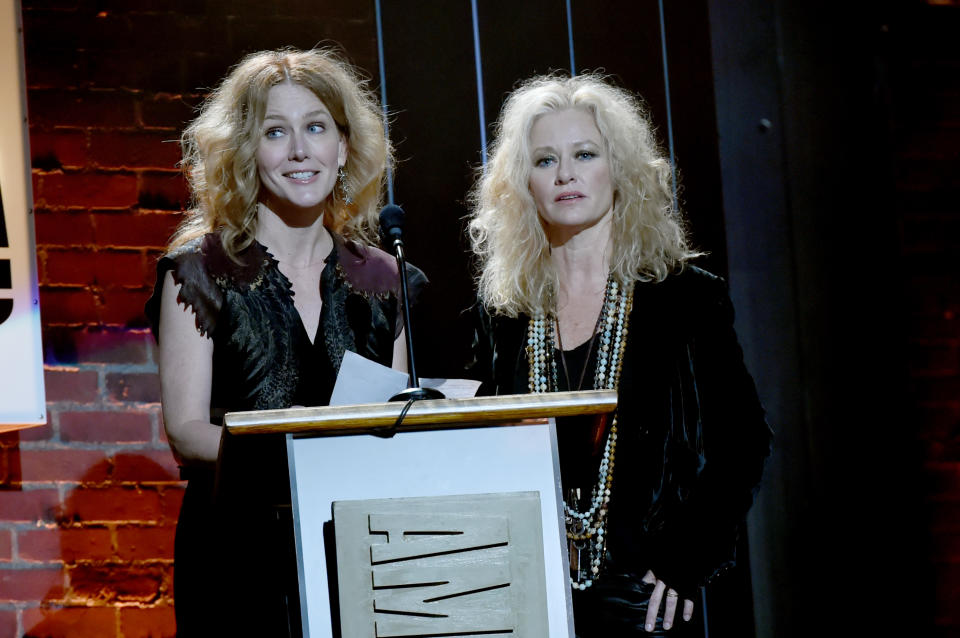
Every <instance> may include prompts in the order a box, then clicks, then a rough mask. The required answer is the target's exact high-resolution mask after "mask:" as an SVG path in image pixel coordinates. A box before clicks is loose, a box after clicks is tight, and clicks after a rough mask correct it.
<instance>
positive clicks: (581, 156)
mask: <svg viewBox="0 0 960 638" xmlns="http://www.w3.org/2000/svg"><path fill="white" fill-rule="evenodd" d="M596 156H597V154H596V153H594V152H593V151H580V152H579V153H577V159H582V160H588V159H593V158H594V157H596Z"/></svg>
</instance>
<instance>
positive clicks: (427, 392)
mask: <svg viewBox="0 0 960 638" xmlns="http://www.w3.org/2000/svg"><path fill="white" fill-rule="evenodd" d="M405 216H406V213H404V212H403V209H402V208H400V207H399V206H396V205H394V204H389V205H387V206H384V207H383V209H382V210H381V211H380V239H381V241H382V242H383V245H384V246H386V247H387V248H388V249H389V250H390V252H392V253H394V254H395V255H396V256H397V269H398V270H399V271H400V302H401V305H402V308H403V327H404V332H405V333H406V335H407V340H406V341H407V366H408V367H409V369H410V378H409V381H408V383H407V389H406V390H403V391H401V392H398V393H397V394H395V395H393V396H392V397H390V400H391V401H418V400H420V399H443V398H445V397H444V395H443V393H442V392H440V391H439V390H436V389H434V388H421V387H420V379H419V378H418V377H417V366H416V363H415V362H414V360H413V326H412V325H411V324H410V299H409V297H408V296H407V262H406V257H405V256H404V250H403V248H404V246H403V222H404V217H405Z"/></svg>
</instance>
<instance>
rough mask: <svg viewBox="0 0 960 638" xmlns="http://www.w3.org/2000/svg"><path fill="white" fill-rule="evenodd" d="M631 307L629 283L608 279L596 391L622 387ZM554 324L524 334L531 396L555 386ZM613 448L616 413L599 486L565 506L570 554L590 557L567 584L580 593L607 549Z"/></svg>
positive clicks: (538, 323)
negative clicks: (582, 502) (580, 502)
mask: <svg viewBox="0 0 960 638" xmlns="http://www.w3.org/2000/svg"><path fill="white" fill-rule="evenodd" d="M632 307H633V282H630V283H628V284H627V285H626V286H623V287H621V286H620V284H618V283H617V282H616V281H615V280H614V279H613V278H612V277H611V278H610V279H608V280H607V289H606V293H605V294H604V299H603V310H602V314H601V318H600V322H599V331H598V332H599V337H600V346H599V348H598V350H597V369H596V374H595V376H594V388H596V389H597V390H616V389H617V386H618V385H619V383H620V371H621V369H622V367H623V352H624V350H625V349H626V343H627V322H628V320H629V317H630V310H631V308H632ZM555 325H556V322H555V320H554V319H553V318H549V319H548V318H547V317H545V316H544V315H543V314H539V315H536V316H533V317H531V318H530V323H529V327H528V330H527V361H528V363H529V368H530V373H529V374H530V376H529V388H530V392H534V393H542V392H550V391H552V390H555V389H556V388H557V362H556V360H555V359H554V356H553V351H554V341H555V339H554V335H555V329H554V326H555ZM616 449H617V416H616V413H614V416H613V423H612V424H611V425H610V431H609V432H608V433H607V440H606V443H605V445H604V448H603V458H602V459H601V461H600V468H599V472H598V477H597V483H596V485H594V486H593V489H592V491H591V498H590V504H589V507H588V508H587V509H586V511H580V510H578V509H577V508H576V503H574V504H573V506H571V504H569V503H567V502H566V500H564V503H563V511H564V518H565V522H566V527H567V539H568V541H569V542H570V544H571V550H573V549H574V548H576V549H578V550H580V549H586V550H588V555H589V563H590V569H589V573H587V574H586V575H585V576H584V577H581V575H580V573H579V569H578V570H577V571H578V574H577V577H576V578H574V576H573V575H571V576H570V585H571V587H573V588H574V589H579V590H584V589H586V588H588V587H590V586H592V585H593V583H594V581H596V580H597V578H599V577H600V567H601V565H602V563H603V556H604V553H605V550H606V536H605V532H606V522H607V512H608V509H609V504H610V492H611V490H612V488H613V467H614V456H615V452H616Z"/></svg>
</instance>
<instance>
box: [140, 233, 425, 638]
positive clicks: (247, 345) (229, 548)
mask: <svg viewBox="0 0 960 638" xmlns="http://www.w3.org/2000/svg"><path fill="white" fill-rule="evenodd" d="M238 258H239V263H236V262H234V261H232V260H231V259H230V258H229V257H228V256H227V255H226V253H225V252H224V250H223V246H222V244H221V241H220V236H219V234H217V233H211V234H208V235H205V236H204V237H201V238H198V239H195V240H193V241H191V242H189V243H187V244H185V245H183V246H181V247H180V248H178V249H177V250H175V251H173V252H171V253H170V254H168V255H166V256H164V257H163V258H162V259H161V260H160V262H159V263H158V265H157V283H156V286H155V289H154V294H153V296H152V297H151V298H150V300H149V301H148V302H147V305H146V312H147V316H148V318H149V319H150V321H151V324H152V328H153V331H154V335H155V336H156V335H158V330H157V329H158V322H159V316H160V301H161V293H162V288H163V279H164V276H165V275H166V273H167V271H171V272H172V273H173V276H174V280H175V281H176V282H177V283H178V284H180V285H181V289H180V294H179V298H178V299H179V301H180V302H181V303H185V304H186V305H188V306H189V307H191V309H192V310H193V312H194V314H195V316H196V322H197V328H198V329H199V330H200V332H201V333H202V334H204V335H206V336H208V337H209V338H211V339H212V340H213V344H214V349H213V384H212V391H211V401H210V415H211V416H210V418H211V421H212V422H214V423H218V424H219V423H220V422H222V418H223V415H224V414H225V413H227V412H234V411H242V410H264V409H275V408H286V407H290V406H291V405H304V406H316V405H326V404H327V403H328V402H329V399H330V394H331V392H332V391H333V385H334V382H335V380H336V375H337V371H338V370H339V368H340V362H341V361H342V359H343V355H344V352H345V351H346V350H351V351H353V352H356V353H358V354H360V355H362V356H364V357H367V358H368V359H372V360H374V361H377V362H379V363H381V364H383V365H387V366H389V365H390V364H391V360H392V357H393V347H394V340H395V337H396V336H397V334H398V333H399V331H400V329H401V327H402V326H401V324H400V321H401V319H400V313H398V312H397V305H398V304H397V295H398V289H399V284H398V272H397V267H396V262H395V260H394V259H393V257H391V256H389V255H387V254H386V253H384V252H383V251H380V250H378V249H376V248H370V247H366V246H361V245H358V244H355V243H353V242H349V241H345V240H344V239H343V238H341V237H339V236H337V235H334V248H333V250H332V251H331V253H330V256H329V257H328V258H327V260H326V263H325V265H324V267H323V272H322V274H321V279H320V288H321V296H322V300H323V305H322V309H321V315H320V323H319V328H318V334H317V335H316V338H315V339H314V340H313V341H312V342H311V339H310V338H309V336H308V335H307V331H306V329H305V328H304V326H303V322H302V321H301V319H300V315H299V314H298V312H297V310H296V308H295V306H294V304H293V291H292V288H291V285H290V282H289V281H288V280H287V278H286V277H285V276H284V275H283V274H282V273H281V272H280V270H279V268H278V267H277V262H276V260H275V259H274V258H273V256H272V255H270V254H269V253H268V252H267V250H266V249H265V248H264V247H263V246H262V245H260V244H259V243H256V242H254V243H253V244H252V245H251V246H250V247H248V248H247V249H245V250H244V251H242V252H241V253H240V254H239V255H238ZM408 277H409V283H410V294H411V297H412V298H415V296H416V293H417V291H419V289H420V288H421V287H422V285H423V284H424V283H425V281H426V280H425V278H424V276H423V273H422V272H420V271H419V270H418V269H416V268H414V267H409V269H408ZM230 459H231V466H232V467H233V468H243V470H242V471H241V472H234V473H232V474H231V480H230V481H229V484H228V482H227V481H223V484H222V485H218V486H216V487H217V489H216V495H214V487H215V486H214V470H213V468H212V467H199V466H193V467H185V468H183V477H184V478H186V479H187V480H188V484H187V490H186V493H185V495H184V500H183V505H182V506H181V510H180V517H179V519H178V523H177V536H176V543H175V549H174V589H175V592H174V595H175V608H176V617H177V632H178V636H180V637H181V638H183V637H189V636H212V635H239V636H286V635H299V633H300V626H299V625H300V616H299V594H298V588H297V575H296V566H295V561H294V560H293V545H292V541H293V535H292V519H291V512H290V483H289V473H288V469H287V456H286V447H285V441H284V439H283V437H263V436H258V437H255V440H254V441H250V442H240V443H238V447H237V448H236V449H232V450H231V451H230ZM214 496H216V498H214Z"/></svg>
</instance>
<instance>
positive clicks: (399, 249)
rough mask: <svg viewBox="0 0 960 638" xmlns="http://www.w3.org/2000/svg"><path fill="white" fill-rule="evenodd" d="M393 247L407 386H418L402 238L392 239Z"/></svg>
mask: <svg viewBox="0 0 960 638" xmlns="http://www.w3.org/2000/svg"><path fill="white" fill-rule="evenodd" d="M393 249H394V252H396V254H397V269H398V270H399V271H400V304H401V305H402V306H403V332H404V334H405V335H406V342H407V368H409V372H410V381H409V383H408V386H407V387H410V388H419V387H420V378H419V377H417V365H416V363H414V360H413V329H412V328H411V322H410V297H409V295H408V293H407V259H406V257H405V256H404V254H403V240H402V239H400V238H399V237H397V238H395V239H394V240H393Z"/></svg>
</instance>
